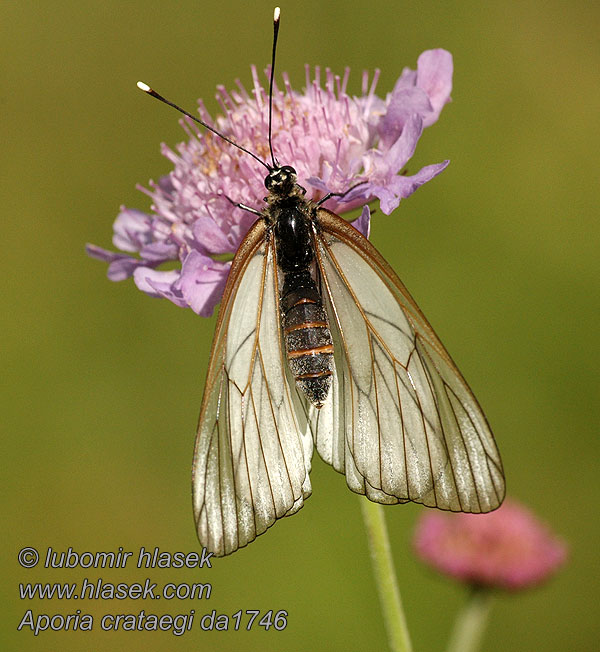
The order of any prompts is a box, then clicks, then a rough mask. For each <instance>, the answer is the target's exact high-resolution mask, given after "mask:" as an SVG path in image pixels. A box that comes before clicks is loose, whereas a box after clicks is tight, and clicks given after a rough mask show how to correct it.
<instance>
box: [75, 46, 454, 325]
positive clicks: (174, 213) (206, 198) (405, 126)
mask: <svg viewBox="0 0 600 652" xmlns="http://www.w3.org/2000/svg"><path fill="white" fill-rule="evenodd" d="M267 72H268V71H267ZM349 74H350V72H349V70H348V69H346V71H345V73H344V75H343V77H339V76H337V75H334V74H333V73H332V72H331V71H330V70H326V71H325V74H324V75H323V77H324V80H323V83H324V87H323V86H322V82H321V71H320V69H319V68H315V71H314V77H313V78H312V79H311V76H310V70H309V68H308V67H307V68H306V88H305V89H304V91H303V92H298V91H295V90H293V89H292V87H291V85H290V82H289V79H288V77H287V75H285V74H284V75H283V88H282V89H279V88H277V87H275V88H274V92H273V150H274V152H275V156H276V157H277V159H278V160H279V162H280V163H281V164H282V165H284V164H285V165H292V166H293V167H294V168H295V169H296V171H297V173H298V182H299V183H300V184H301V185H302V186H304V187H305V188H306V189H307V198H310V199H318V198H319V197H322V196H323V195H324V194H326V193H328V192H346V191H348V190H349V189H350V188H352V187H353V186H355V185H356V184H357V183H359V182H361V185H360V186H358V187H357V188H356V189H355V190H354V191H352V192H350V193H348V194H347V195H346V196H345V197H344V198H343V199H340V198H337V199H336V198H332V199H330V200H329V201H328V202H327V204H326V206H327V208H329V209H330V210H333V211H335V212H337V213H344V212H347V211H349V210H351V209H353V208H356V207H359V206H365V205H366V204H367V203H368V202H370V201H372V200H375V199H378V200H379V202H380V207H381V210H382V211H383V212H384V213H386V214H389V213H391V212H392V211H393V210H394V209H395V208H396V207H397V206H398V204H399V202H400V200H401V199H403V198H404V197H408V196H409V195H410V194H412V193H413V192H414V191H415V190H416V189H417V188H418V187H419V186H421V185H422V184H424V183H426V182H427V181H429V180H431V179H432V178H433V177H435V176H436V175H438V174H439V173H440V172H441V171H442V170H443V169H444V168H445V167H446V165H447V164H448V161H444V162H442V163H437V164H434V165H427V166H425V167H423V168H421V170H419V171H417V172H416V173H415V174H413V175H405V174H399V173H400V172H401V171H402V170H404V168H405V166H406V164H407V162H408V161H409V160H410V158H411V157H412V155H413V153H414V151H415V147H416V145H417V142H418V140H419V137H420V136H421V133H422V130H423V128H424V127H426V126H429V125H431V124H433V123H434V122H435V121H436V120H437V119H438V117H439V114H440V111H441V110H442V107H443V106H444V104H446V103H447V102H448V101H449V100H450V91H451V88H452V57H451V55H450V54H449V53H448V52H446V51H445V50H428V51H427V52H424V53H423V54H421V56H420V57H419V60H418V63H417V70H416V71H415V70H409V69H408V68H407V69H405V70H404V71H403V73H402V75H401V76H400V78H399V79H398V81H397V82H396V85H395V87H394V89H393V91H392V92H391V93H389V94H388V95H387V97H386V98H385V99H381V98H379V97H378V96H377V95H376V94H375V87H376V84H377V78H378V76H379V73H378V71H377V72H376V73H375V75H374V76H373V79H372V80H371V81H369V79H368V75H367V74H366V73H365V74H364V75H363V84H362V86H363V88H362V95H361V96H359V97H353V96H350V95H348V94H347V92H346V87H347V83H348V78H349ZM252 77H253V88H252V92H251V93H248V92H247V91H246V89H245V88H244V87H243V86H242V84H241V83H240V82H239V81H238V82H237V87H236V88H235V89H234V90H233V91H231V92H228V91H227V90H226V89H225V88H224V87H222V86H221V87H219V88H218V94H217V98H218V100H219V102H220V104H221V108H222V109H223V115H220V116H218V117H217V118H216V119H215V120H212V118H211V117H210V116H209V115H208V112H207V111H206V109H205V107H204V105H203V104H202V102H200V103H199V104H200V111H199V112H200V115H201V117H202V119H203V120H204V121H205V122H208V123H209V124H213V125H214V126H215V127H216V129H218V130H219V131H221V132H222V133H223V134H225V135H226V136H228V137H229V138H231V139H233V140H234V141H235V142H236V143H238V144H239V145H241V146H243V147H245V148H247V149H249V150H250V151H252V152H254V153H256V154H257V155H258V156H259V157H262V158H263V160H265V159H267V160H268V159H269V155H268V93H267V91H265V88H264V87H263V86H262V85H261V83H260V81H259V78H258V74H257V71H256V68H254V67H252ZM267 79H268V76H267ZM182 124H183V127H184V129H185V130H186V132H187V135H188V140H187V142H184V143H180V144H179V145H178V146H177V148H176V150H177V151H173V150H171V149H170V148H168V147H167V146H165V145H163V148H162V151H163V154H164V155H165V156H166V157H167V158H169V159H170V160H171V161H172V163H173V166H174V169H173V171H172V172H171V173H170V174H169V176H168V177H164V178H163V179H161V180H160V181H159V182H158V183H153V182H151V183H150V189H149V190H143V192H145V193H146V194H147V195H149V197H150V198H151V199H152V213H151V214H146V213H143V212H141V211H138V210H135V209H129V208H122V209H121V212H120V214H119V216H118V217H117V220H116V222H115V224H114V236H113V244H114V245H115V247H117V248H118V249H121V250H122V251H124V252H128V253H114V252H111V251H107V250H105V249H102V248H100V247H96V246H94V245H88V247H87V252H88V254H89V255H90V256H93V257H94V258H99V259H100V260H103V261H105V262H108V263H109V268H108V277H109V278H110V279H111V280H115V281H117V280H122V279H124V278H127V277H129V276H133V278H134V280H135V283H136V285H137V286H138V288H139V289H140V290H142V291H144V292H146V293H147V294H149V295H151V296H155V297H165V298H167V299H170V300H171V301H173V302H174V303H175V304H176V305H178V306H189V307H191V308H192V310H194V311H195V312H197V313H198V314H199V315H202V316H208V315H210V314H211V313H212V312H213V309H214V307H215V305H216V304H217V303H218V302H219V301H220V298H221V295H222V292H223V289H224V286H225V282H226V279H227V275H228V273H229V267H230V261H229V260H227V259H226V256H229V257H231V256H232V255H233V254H234V253H235V251H236V250H237V249H238V247H239V245H240V243H241V241H242V239H243V237H244V236H245V235H246V233H247V232H248V229H249V228H250V226H251V225H252V223H253V222H254V221H255V219H256V216H255V215H252V214H251V213H249V212H248V211H244V210H241V209H240V208H235V207H233V206H232V204H231V201H233V202H236V203H237V202H240V203H243V204H245V205H247V206H251V207H254V208H256V209H257V210H261V208H262V207H263V205H264V204H263V197H264V196H265V194H266V190H265V187H264V176H265V171H264V169H263V167H262V166H261V165H260V164H259V163H257V161H255V160H254V159H253V158H252V157H251V156H248V155H246V154H244V153H243V152H240V151H239V150H237V149H236V148H234V147H232V146H231V145H230V144H228V143H227V142H225V141H223V140H222V139H220V138H218V137H217V136H215V135H213V134H211V133H210V132H207V131H203V130H202V129H201V128H199V127H197V126H196V125H195V124H193V123H191V121H190V120H185V121H183V122H182ZM229 200H231V201H229ZM369 217H370V213H369V210H368V207H365V210H364V211H363V215H362V216H361V219H360V221H357V226H358V227H359V228H360V229H361V230H363V233H365V235H368V228H369ZM132 254H137V255H132ZM224 256H225V259H224ZM168 261H178V263H179V264H180V267H179V268H176V269H173V268H172V264H171V265H170V267H171V269H169V270H168V271H162V270H161V269H160V266H161V265H162V264H163V263H166V262H168Z"/></svg>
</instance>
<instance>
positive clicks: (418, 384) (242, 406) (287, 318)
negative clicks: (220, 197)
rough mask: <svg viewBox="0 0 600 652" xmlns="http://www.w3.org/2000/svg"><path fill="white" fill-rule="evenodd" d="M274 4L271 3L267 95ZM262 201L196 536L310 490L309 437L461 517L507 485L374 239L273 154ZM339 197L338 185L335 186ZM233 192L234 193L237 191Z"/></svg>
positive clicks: (200, 475)
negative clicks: (313, 194)
mask: <svg viewBox="0 0 600 652" xmlns="http://www.w3.org/2000/svg"><path fill="white" fill-rule="evenodd" d="M278 26H279V13H278V11H277V10H276V14H275V35H274V42H273V61H272V66H271V91H270V100H271V101H272V83H273V74H274V67H275V66H274V64H275V46H276V41H277V33H278ZM138 86H140V88H142V90H144V91H146V92H147V93H149V94H151V95H153V96H154V97H157V98H158V99H160V100H162V101H164V102H166V103H167V104H170V105H172V106H175V108H177V109H178V110H180V111H182V112H183V113H185V114H186V115H188V117H190V118H191V119H193V120H195V121H196V122H199V123H200V124H202V125H203V126H204V127H206V128H208V129H210V130H211V131H213V132H214V133H216V134H217V135H218V136H220V137H221V138H224V139H225V140H227V141H228V142H230V143H231V144H232V145H233V146H235V147H237V148H238V149H240V150H242V151H244V152H246V153H247V154H250V155H251V156H253V157H254V158H255V159H256V160H258V161H259V162H260V163H262V165H264V166H265V167H266V168H267V170H268V175H267V176H266V178H265V187H266V190H267V193H268V194H267V197H266V198H265V202H266V203H265V206H264V207H263V208H262V210H257V209H254V208H252V207H249V206H245V205H243V204H235V205H236V206H238V207H240V208H242V209H245V210H248V211H250V212H252V213H254V214H255V215H256V216H257V219H256V221H255V223H254V225H253V226H252V227H251V228H250V230H249V232H248V234H247V235H246V237H245V238H244V240H243V241H242V243H241V245H240V247H239V249H238V251H237V253H236V255H235V257H234V259H233V262H232V265H231V269H230V272H229V276H228V280H227V284H226V287H225V291H224V295H223V299H222V301H221V306H220V310H219V316H218V321H217V326H216V332H215V336H214V341H213V345H212V350H211V354H210V363H209V368H208V374H207V379H206V384H205V389H204V397H203V400H202V406H201V412H200V418H199V423H198V431H197V438H196V445H195V450H194V460H193V480H192V486H193V508H194V516H195V521H196V526H197V531H198V537H199V540H200V542H201V544H202V545H203V546H204V547H205V548H206V549H207V550H209V551H211V552H213V553H214V554H215V555H217V556H223V555H227V554H230V553H232V552H234V551H236V550H238V549H239V548H241V547H244V546H246V545H247V544H248V543H250V542H251V541H253V540H254V539H255V538H256V537H257V536H259V535H260V534H262V533H264V532H265V531H266V530H267V529H268V528H269V527H270V526H271V525H273V524H274V523H275V521H276V520H277V519H279V518H282V517H284V516H290V515H292V514H294V513H295V512H297V511H298V510H299V509H300V508H301V507H302V505H303V503H304V501H305V500H306V499H307V498H308V497H309V496H310V493H311V485H310V479H309V474H310V470H311V459H312V455H313V449H314V448H316V449H317V451H318V453H319V455H320V457H321V458H322V459H323V460H324V461H325V462H327V463H328V464H330V465H331V466H333V468H334V469H335V470H336V471H338V472H340V473H342V474H344V475H345V478H346V483H347V485H348V487H349V488H350V489H351V490H352V491H354V492H356V493H358V494H364V495H365V496H366V497H367V498H368V499H369V500H372V501H375V502H377V503H383V504H398V503H406V502H409V501H412V502H416V503H420V504H423V505H426V506H428V507H437V508H440V509H444V510H451V511H462V512H472V513H483V512H489V511H492V510H494V509H496V508H497V507H498V506H499V505H500V504H501V502H502V500H503V498H504V494H505V483H504V474H503V469H502V462H501V459H500V455H499V453H498V449H497V447H496V444H495V442H494V437H493V435H492V432H491V430H490V427H489V425H488V423H487V420H486V418H485V416H484V414H483V412H482V410H481V408H480V406H479V404H478V402H477V400H476V398H475V397H474V395H473V393H472V392H471V390H470V389H469V386H468V385H467V383H466V381H465V380H464V378H463V377H462V375H461V373H460V371H459V370H458V369H457V367H456V366H455V364H454V363H453V361H452V359H451V358H450V356H449V354H448V353H447V351H446V349H445V348H444V346H443V345H442V343H441V342H440V340H439V338H438V337H437V335H436V334H435V332H434V331H433V329H432V328H431V326H430V325H429V323H428V321H427V319H426V318H425V317H424V315H423V313H422V312H421V311H420V309H419V307H418V306H417V304H416V303H415V301H414V300H413V298H412V297H411V296H410V294H409V292H408V290H407V289H406V288H405V287H404V285H403V284H402V282H401V281H400V279H399V278H398V276H397V275H396V274H395V272H394V271H393V270H392V268H391V267H390V266H389V265H388V263H387V262H386V261H385V260H384V259H383V257H382V256H381V255H380V254H379V253H378V252H377V250H376V249H375V247H374V246H373V245H372V244H371V243H370V242H369V241H368V239H367V238H365V237H364V236H363V235H362V234H361V233H360V232H359V231H357V230H356V229H355V228H354V227H353V226H352V225H351V224H350V223H348V222H346V221H345V220H344V219H342V218H341V217H339V216H338V215H336V214H335V213H332V212H331V211H329V210H327V209H326V208H324V207H323V204H324V203H325V201H326V200H327V199H329V198H330V197H331V196H332V193H330V194H329V195H325V196H324V197H322V198H320V199H319V200H317V201H313V200H310V199H307V197H306V190H305V189H304V188H302V187H301V186H300V185H299V184H298V180H297V175H296V171H295V169H294V168H293V167H292V166H290V165H280V164H279V163H278V162H277V160H276V158H275V156H274V154H273V150H272V146H271V119H270V117H271V111H272V108H271V101H270V104H269V147H270V149H271V161H272V163H271V164H267V163H265V162H264V161H262V160H261V159H259V158H258V157H257V156H256V155H255V154H253V153H252V152H250V151H248V150H246V149H244V148H242V147H241V146H239V145H237V144H236V143H234V142H233V141H231V140H229V139H228V138H226V137H225V136H223V135H222V134H220V133H219V132H217V131H216V130H215V129H213V128H212V127H210V126H209V125H207V124H206V123H204V122H202V121H200V120H199V119H197V118H196V117H194V116H192V115H190V114H189V113H187V112H185V111H183V110H182V109H180V108H179V107H177V106H176V105H174V104H173V103H171V102H169V101H168V100H165V99H164V98H163V97H162V96H160V95H158V93H156V92H155V91H153V90H152V89H151V88H150V87H149V86H147V85H146V84H142V83H139V84H138ZM343 194H345V193H339V194H338V196H341V195H343ZM232 203H234V202H232Z"/></svg>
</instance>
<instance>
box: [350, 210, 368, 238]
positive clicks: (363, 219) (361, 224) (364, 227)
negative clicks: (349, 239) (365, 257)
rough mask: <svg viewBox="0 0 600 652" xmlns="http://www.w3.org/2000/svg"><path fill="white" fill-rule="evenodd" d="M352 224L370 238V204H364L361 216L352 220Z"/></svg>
mask: <svg viewBox="0 0 600 652" xmlns="http://www.w3.org/2000/svg"><path fill="white" fill-rule="evenodd" d="M352 226H353V227H354V228H355V229H356V230H357V231H360V233H362V234H363V235H364V236H365V238H367V239H368V238H369V234H370V233H371V210H370V209H369V206H368V204H367V205H366V206H363V209H362V213H361V215H360V217H359V218H357V219H356V220H354V222H352Z"/></svg>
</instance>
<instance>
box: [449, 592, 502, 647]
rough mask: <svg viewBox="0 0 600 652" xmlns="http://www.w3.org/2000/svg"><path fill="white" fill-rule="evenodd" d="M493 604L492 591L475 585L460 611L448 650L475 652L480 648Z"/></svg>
mask: <svg viewBox="0 0 600 652" xmlns="http://www.w3.org/2000/svg"><path fill="white" fill-rule="evenodd" d="M491 605H492V594H491V592H490V591H488V590H486V589H481V588H476V587H474V588H473V590H472V591H471V594H470V596H469V598H468V600H467V603H466V604H465V606H464V607H463V608H462V609H461V611H460V612H459V613H458V616H457V618H456V622H455V623H454V629H453V630H452V635H451V636H450V642H449V644H448V647H447V649H446V652H475V651H476V650H478V649H479V647H480V644H481V640H482V639H483V632H484V630H485V626H486V624H487V620H488V616H489V613H490V608H491Z"/></svg>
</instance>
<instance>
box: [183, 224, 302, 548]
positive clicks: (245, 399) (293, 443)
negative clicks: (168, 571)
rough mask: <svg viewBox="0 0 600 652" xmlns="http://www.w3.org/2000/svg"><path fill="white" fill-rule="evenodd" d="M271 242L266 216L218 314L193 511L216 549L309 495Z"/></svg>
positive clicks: (247, 535) (254, 532)
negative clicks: (287, 360) (288, 368)
mask: <svg viewBox="0 0 600 652" xmlns="http://www.w3.org/2000/svg"><path fill="white" fill-rule="evenodd" d="M274 255H275V254H274V247H273V246H272V244H271V239H269V237H268V236H267V234H266V232H265V228H264V222H263V221H262V220H259V221H258V222H257V225H256V226H255V227H253V229H252V230H251V232H250V233H249V235H248V236H247V237H246V239H245V241H244V243H243V244H242V246H241V247H240V251H239V252H238V254H237V255H236V259H235V260H234V263H233V266H232V270H231V272H230V277H229V280H228V284H227V288H226V290H225V296H224V301H223V304H222V307H221V312H220V315H219V322H218V326H217V334H216V339H215V344H214V346H213V351H212V354H211V363H210V367H209V372H208V378H207V385H206V389H205V395H204V401H203V406H202V410H201V415H200V421H199V425H198V436H197V440H196V450H195V454H194V471H193V494H194V513H195V517H196V523H197V528H198V535H199V538H200V541H201V543H202V544H203V545H204V546H206V548H207V549H209V550H210V551H212V552H214V553H215V554H217V555H225V554H229V553H231V552H233V551H235V550H237V549H238V548H240V547H242V546H245V545H246V544H248V543H249V542H250V541H253V540H254V539H255V538H256V537H257V536H258V535H259V534H262V533H263V532H264V531H265V530H266V529H267V528H268V527H270V526H271V525H272V524H273V523H274V522H275V520H276V519H277V518H280V517H282V516H285V515H288V514H291V513H294V512H295V511H296V510H298V509H299V508H300V507H301V506H302V503H303V500H304V498H306V497H307V496H308V495H310V482H309V476H308V473H309V471H310V458H311V455H312V440H311V439H310V436H304V433H306V431H307V426H306V422H305V420H304V422H302V421H301V418H302V414H300V413H299V414H297V413H296V410H295V409H294V407H293V402H292V396H291V390H290V386H289V384H288V381H287V379H286V372H285V369H284V365H285V364H286V362H285V357H284V355H283V354H282V342H281V332H280V325H279V303H278V301H279V300H278V289H277V268H276V264H275V261H274Z"/></svg>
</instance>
